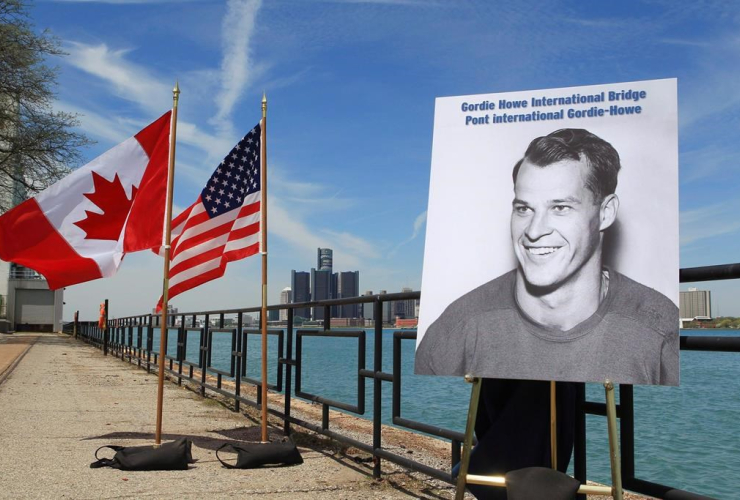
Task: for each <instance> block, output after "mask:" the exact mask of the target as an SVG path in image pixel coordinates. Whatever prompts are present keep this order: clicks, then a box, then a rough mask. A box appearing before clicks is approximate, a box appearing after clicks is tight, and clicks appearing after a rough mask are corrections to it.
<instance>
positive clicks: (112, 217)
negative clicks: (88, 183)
mask: <svg viewBox="0 0 740 500" xmlns="http://www.w3.org/2000/svg"><path fill="white" fill-rule="evenodd" d="M92 176H93V186H94V190H93V192H92V193H85V198H87V199H88V200H90V201H92V202H93V203H95V205H96V206H97V207H98V208H100V209H101V210H102V211H103V213H102V214H96V213H95V212H90V211H89V210H85V215H86V218H85V219H82V220H79V221H77V222H75V223H74V224H75V226H77V227H79V228H80V229H82V230H83V231H85V239H86V240H113V241H117V240H118V238H119V237H120V236H121V230H122V229H123V225H124V224H125V223H126V217H128V213H129V212H130V211H131V204H132V203H133V202H134V198H135V197H136V186H132V187H131V199H130V200H129V199H128V197H127V196H126V190H125V189H124V188H123V185H122V184H121V179H119V178H118V174H116V176H115V177H114V178H113V180H112V181H108V180H107V179H106V178H105V177H103V176H102V175H100V174H98V173H96V172H93V173H92Z"/></svg>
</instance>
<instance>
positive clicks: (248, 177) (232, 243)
mask: <svg viewBox="0 0 740 500" xmlns="http://www.w3.org/2000/svg"><path fill="white" fill-rule="evenodd" d="M260 138H261V126H260V124H257V126H256V127H254V128H253V129H252V130H250V131H249V133H247V135H245V136H244V137H243V138H242V140H241V141H239V143H238V144H237V145H236V146H234V148H233V149H232V150H231V152H229V154H228V155H227V156H226V158H224V159H223V161H222V162H221V163H220V164H219V166H218V167H217V168H216V171H215V172H213V175H211V178H210V179H208V183H207V184H206V187H205V188H203V191H201V193H200V196H199V197H198V199H197V200H196V202H195V203H193V204H192V205H191V206H190V207H188V208H187V209H185V210H184V211H183V212H182V213H181V214H180V215H178V216H177V217H175V219H173V221H172V244H171V250H170V284H169V293H168V295H169V298H170V299H171V298H172V297H175V296H176V295H179V294H181V293H182V292H184V291H186V290H190V289H191V288H195V287H196V286H198V285H201V284H203V283H205V282H207V281H211V280H213V279H216V278H219V277H221V276H223V274H224V272H225V270H226V263H227V262H231V261H234V260H239V259H243V258H245V257H249V256H250V255H254V254H256V253H257V252H259V248H260V160H261V150H260V146H261V144H260ZM161 306H162V299H161V298H160V299H159V304H158V305H157V309H158V310H159V309H161Z"/></svg>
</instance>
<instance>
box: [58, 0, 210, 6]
mask: <svg viewBox="0 0 740 500" xmlns="http://www.w3.org/2000/svg"><path fill="white" fill-rule="evenodd" d="M47 1H49V2H52V3H111V4H122V5H126V4H134V5H135V4H142V3H144V4H153V3H192V2H198V1H200V0H47Z"/></svg>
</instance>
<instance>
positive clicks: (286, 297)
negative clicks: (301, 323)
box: [280, 286, 293, 321]
mask: <svg viewBox="0 0 740 500" xmlns="http://www.w3.org/2000/svg"><path fill="white" fill-rule="evenodd" d="M291 302H293V291H292V290H291V289H290V287H289V286H286V287H285V288H283V290H282V291H281V292H280V303H281V304H290V303H291ZM280 321H288V310H287V309H280Z"/></svg>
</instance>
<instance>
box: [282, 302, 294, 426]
mask: <svg viewBox="0 0 740 500" xmlns="http://www.w3.org/2000/svg"><path fill="white" fill-rule="evenodd" d="M294 312H295V309H293V308H292V307H289V308H288V327H287V333H288V346H287V349H286V350H287V352H286V353H285V361H286V363H285V421H284V422H283V434H285V435H286V436H289V435H290V391H291V390H292V387H291V385H292V384H291V382H292V380H293V379H292V373H293V364H292V363H293V313H294Z"/></svg>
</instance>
